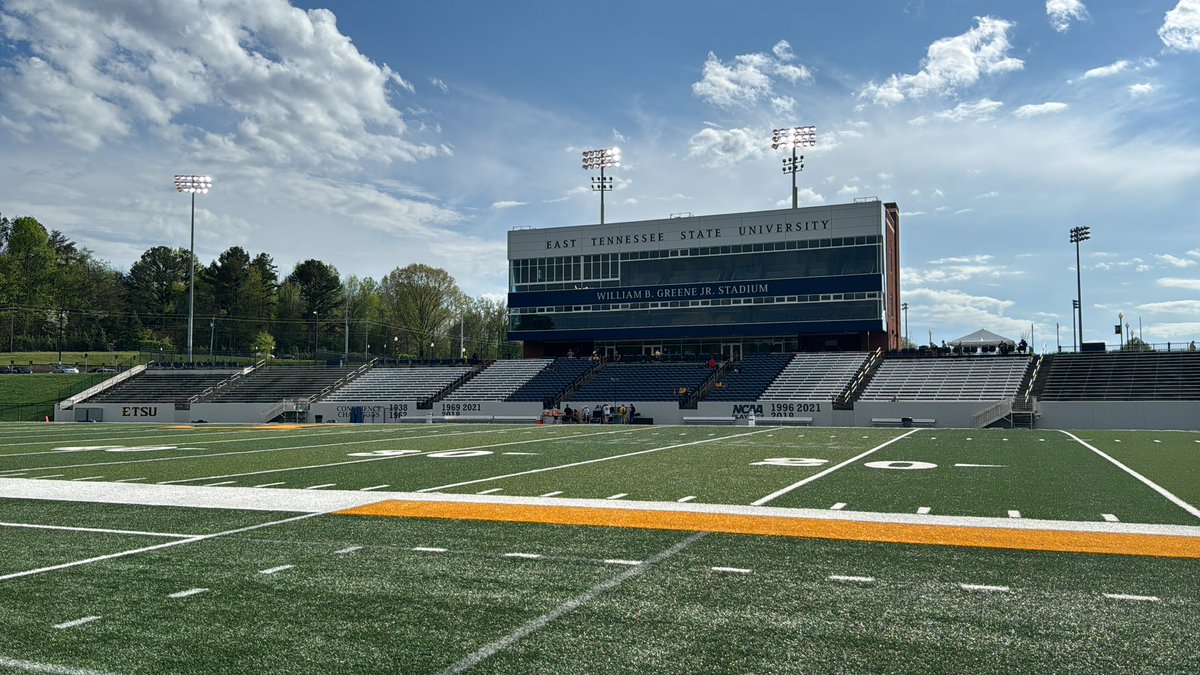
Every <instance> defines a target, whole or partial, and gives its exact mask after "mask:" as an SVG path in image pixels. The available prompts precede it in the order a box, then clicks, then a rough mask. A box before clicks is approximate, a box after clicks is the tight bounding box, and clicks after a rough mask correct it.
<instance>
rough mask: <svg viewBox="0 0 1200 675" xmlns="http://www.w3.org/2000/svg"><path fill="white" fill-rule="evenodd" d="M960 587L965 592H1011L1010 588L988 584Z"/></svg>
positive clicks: (962, 585) (960, 585)
mask: <svg viewBox="0 0 1200 675" xmlns="http://www.w3.org/2000/svg"><path fill="white" fill-rule="evenodd" d="M958 586H959V588H961V589H963V590H964V591H979V592H981V593H1007V592H1009V590H1011V589H1010V588H1009V587H1008V586H988V585H986V584H959V585H958Z"/></svg>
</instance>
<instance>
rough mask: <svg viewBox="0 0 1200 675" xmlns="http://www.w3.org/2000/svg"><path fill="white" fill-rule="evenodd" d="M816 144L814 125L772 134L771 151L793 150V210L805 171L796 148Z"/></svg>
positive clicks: (788, 167)
mask: <svg viewBox="0 0 1200 675" xmlns="http://www.w3.org/2000/svg"><path fill="white" fill-rule="evenodd" d="M816 144H817V128H816V127H814V126H812V125H809V126H804V127H792V128H790V129H774V130H772V132H771V149H773V150H778V149H779V148H791V150H792V156H791V157H785V158H784V159H783V172H784V173H790V174H792V208H793V209H795V208H799V207H800V193H799V192H798V191H797V189H796V174H797V173H799V172H801V171H803V170H804V155H797V154H796V148H804V147H812V146H814V145H816ZM906 337H907V336H906Z"/></svg>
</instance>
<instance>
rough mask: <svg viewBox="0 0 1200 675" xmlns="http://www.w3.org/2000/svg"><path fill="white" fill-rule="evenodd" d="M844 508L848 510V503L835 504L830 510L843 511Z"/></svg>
mask: <svg viewBox="0 0 1200 675" xmlns="http://www.w3.org/2000/svg"><path fill="white" fill-rule="evenodd" d="M844 508H846V502H838V503H836V504H834V505H833V506H831V507H829V510H830V511H841V510H842V509H844Z"/></svg>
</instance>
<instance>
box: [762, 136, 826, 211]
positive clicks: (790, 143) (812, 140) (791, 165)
mask: <svg viewBox="0 0 1200 675" xmlns="http://www.w3.org/2000/svg"><path fill="white" fill-rule="evenodd" d="M816 144H817V128H816V127H814V126H811V125H809V126H806V127H792V128H790V129H775V130H774V131H772V132H771V149H772V150H778V149H779V148H791V149H792V156H791V157H784V158H783V172H784V173H790V174H792V208H793V209H794V208H798V207H799V206H800V195H799V193H797V192H796V174H797V173H798V172H800V171H803V170H804V155H799V156H797V155H796V148H805V147H809V148H811V147H812V146H814V145H816Z"/></svg>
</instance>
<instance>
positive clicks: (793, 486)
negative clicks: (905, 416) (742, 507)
mask: <svg viewBox="0 0 1200 675" xmlns="http://www.w3.org/2000/svg"><path fill="white" fill-rule="evenodd" d="M918 431H920V429H913V430H912V431H909V432H906V433H903V434H900V435H899V436H897V437H895V438H893V439H891V440H889V441H886V442H884V443H880V444H879V445H877V446H875V447H873V448H871V449H870V450H867V451H866V452H863V453H860V454H857V455H855V456H853V457H851V458H850V459H848V460H846V461H844V462H841V463H840V464H834V465H833V466H831V467H829V468H828V469H825V470H824V471H821V472H818V473H814V474H813V475H811V476H809V477H808V478H805V479H802V480H798V481H796V482H795V483H792V484H791V485H789V486H787V487H785V488H783V489H782V490H776V491H775V492H772V493H771V494H769V495H767V496H766V497H763V498H762V499H759V500H758V501H755V502H750V505H751V506H762V505H763V504H766V503H767V502H769V501H772V500H774V499H775V498H776V497H782V496H783V495H786V494H787V493H789V492H791V491H792V490H795V489H796V488H798V487H800V486H802V485H807V484H809V483H811V482H813V481H814V480H817V479H818V478H821V477H823V476H828V475H829V474H831V473H833V472H834V471H837V470H838V469H840V468H842V467H844V466H849V465H851V464H853V463H855V462H857V461H858V460H860V459H862V458H863V457H866V456H867V455H870V454H871V453H873V452H875V451H876V450H882V449H883V448H886V447H887V446H889V445H891V444H892V443H895V442H896V441H898V440H900V439H902V438H908V437H909V436H911V435H913V434H915V433H917V432H918Z"/></svg>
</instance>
